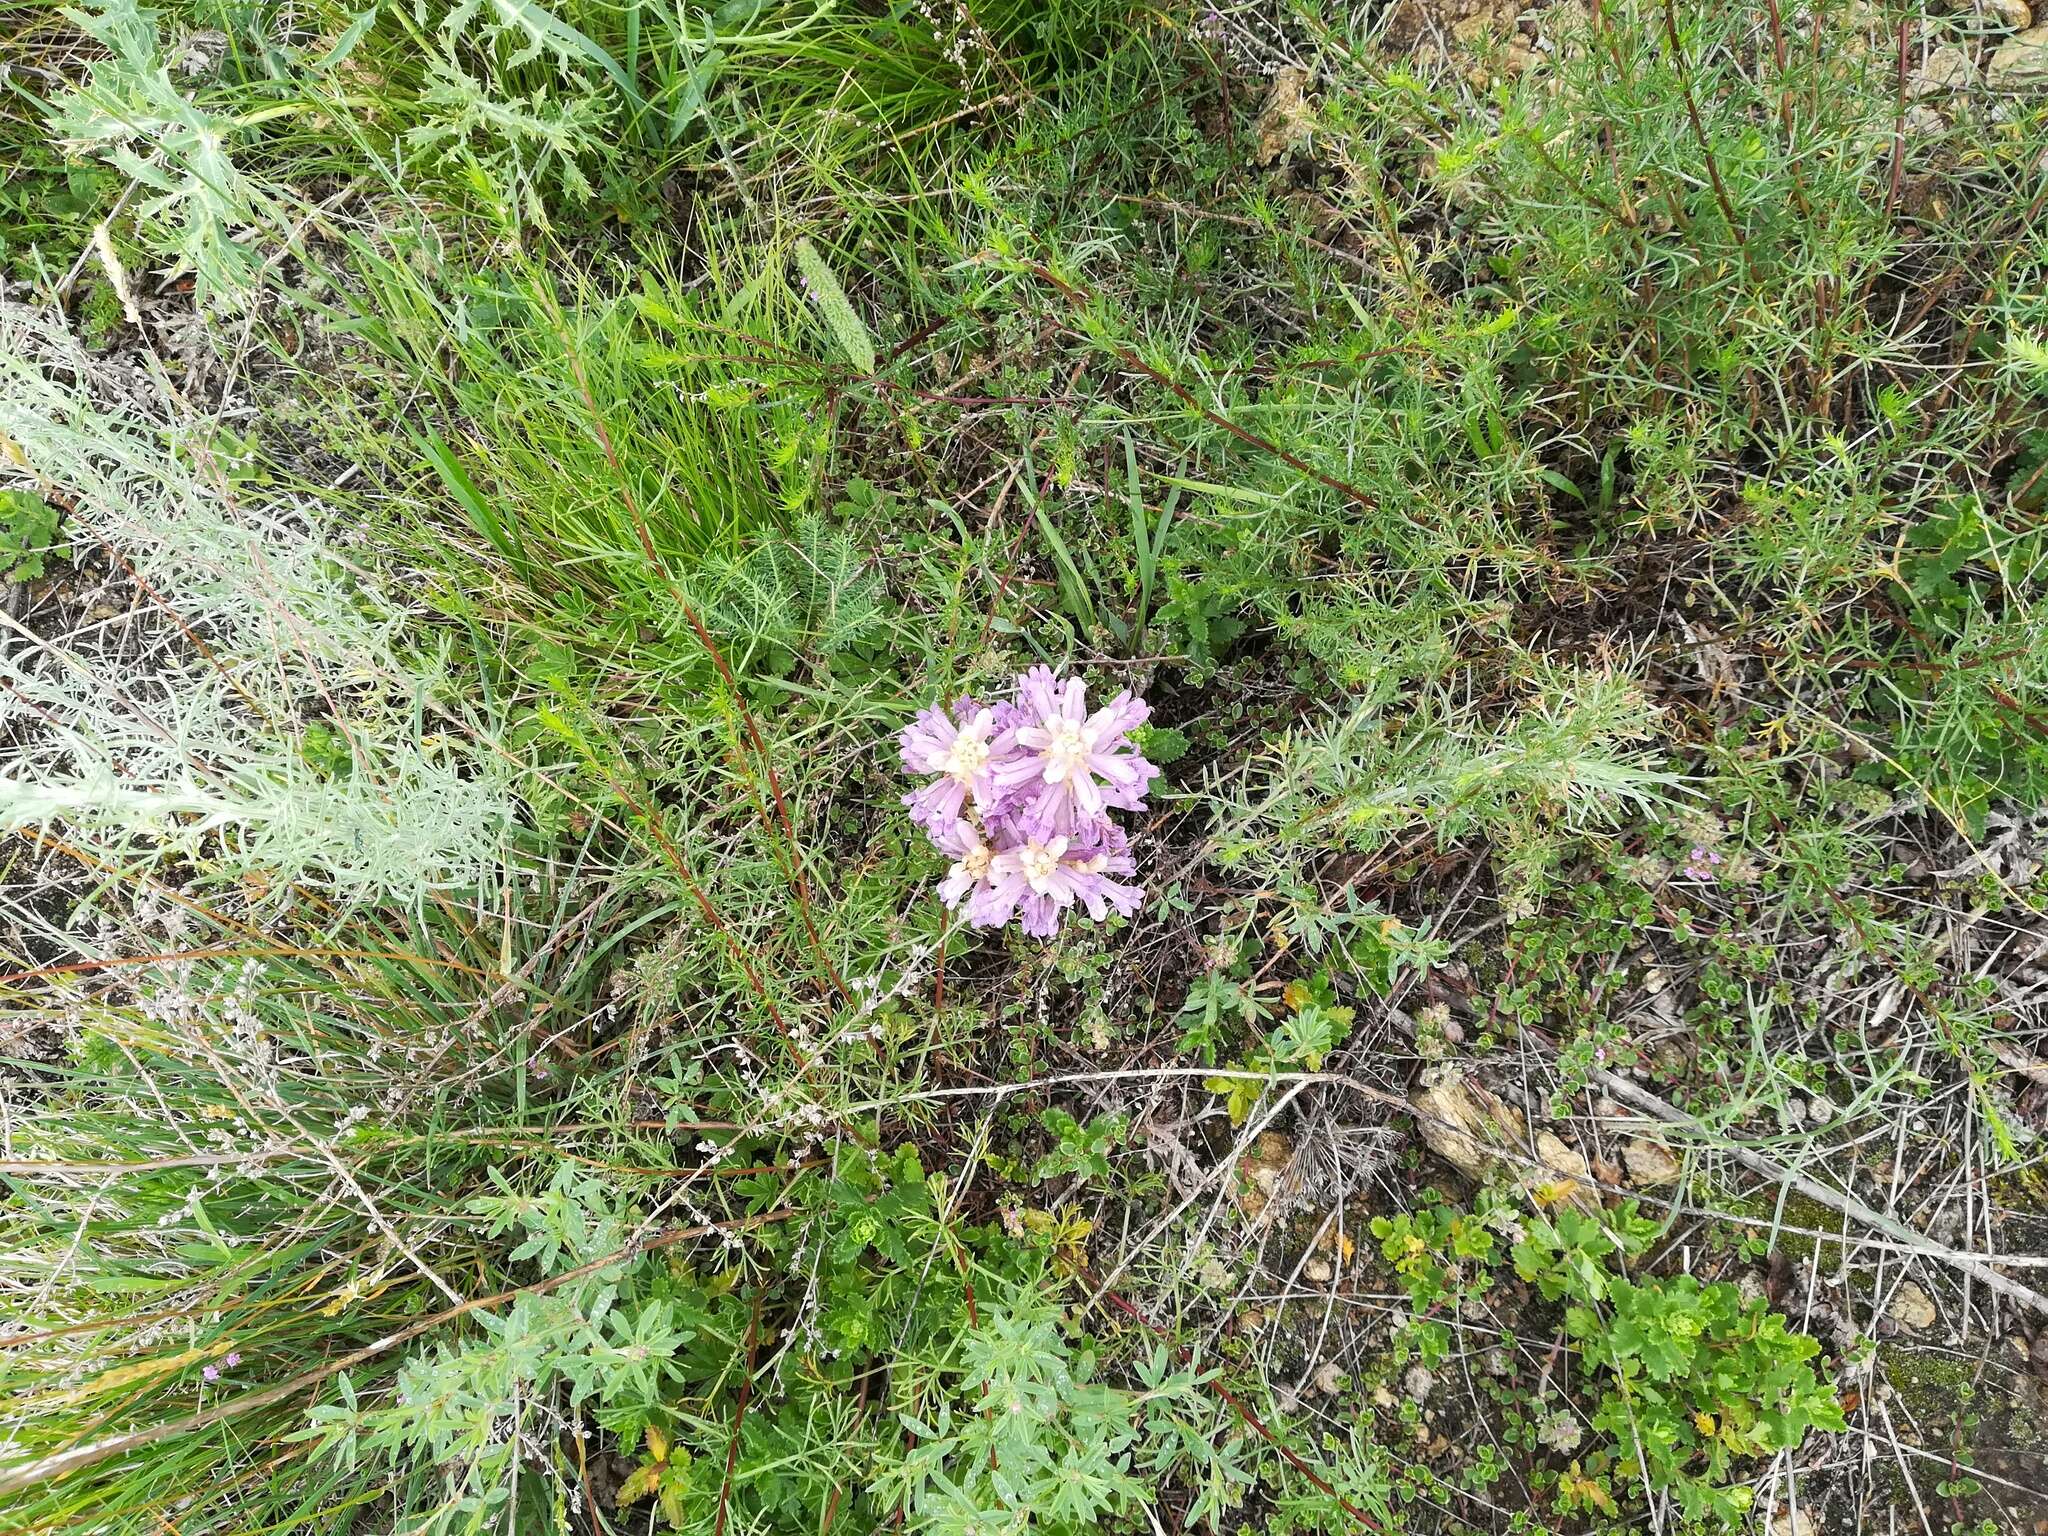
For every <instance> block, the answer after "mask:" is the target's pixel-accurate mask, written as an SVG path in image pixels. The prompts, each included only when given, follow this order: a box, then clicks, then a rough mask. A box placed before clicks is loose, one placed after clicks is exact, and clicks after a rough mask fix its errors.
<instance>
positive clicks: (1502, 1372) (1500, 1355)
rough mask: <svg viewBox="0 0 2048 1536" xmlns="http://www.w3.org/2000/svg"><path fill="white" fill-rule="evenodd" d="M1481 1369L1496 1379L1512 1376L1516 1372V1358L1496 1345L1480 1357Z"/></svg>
mask: <svg viewBox="0 0 2048 1536" xmlns="http://www.w3.org/2000/svg"><path fill="white" fill-rule="evenodd" d="M1479 1368H1480V1369H1481V1370H1483V1371H1484V1372H1486V1374H1487V1375H1489V1376H1492V1377H1495V1378H1499V1377H1502V1376H1512V1375H1513V1374H1514V1371H1515V1362H1514V1358H1513V1357H1512V1356H1511V1355H1509V1354H1508V1352H1507V1351H1506V1350H1505V1349H1503V1348H1501V1346H1500V1345H1498V1344H1496V1345H1494V1346H1493V1348H1491V1349H1489V1350H1488V1351H1487V1352H1486V1353H1485V1354H1483V1355H1481V1356H1480V1357H1479Z"/></svg>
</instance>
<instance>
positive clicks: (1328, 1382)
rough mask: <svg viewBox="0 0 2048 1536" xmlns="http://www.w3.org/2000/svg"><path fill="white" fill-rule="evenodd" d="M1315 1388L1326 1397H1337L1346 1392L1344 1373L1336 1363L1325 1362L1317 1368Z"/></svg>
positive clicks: (1332, 1361)
mask: <svg viewBox="0 0 2048 1536" xmlns="http://www.w3.org/2000/svg"><path fill="white" fill-rule="evenodd" d="M1315 1387H1316V1390H1317V1391H1318V1392H1320V1393H1322V1394H1323V1396H1325V1397H1335V1396H1336V1395H1337V1394H1338V1393H1339V1392H1341V1391H1343V1390H1344V1373H1343V1371H1341V1370H1339V1369H1338V1367H1337V1362H1336V1361H1334V1360H1325V1361H1324V1362H1323V1363H1322V1364H1321V1365H1319V1366H1317V1367H1316V1375H1315Z"/></svg>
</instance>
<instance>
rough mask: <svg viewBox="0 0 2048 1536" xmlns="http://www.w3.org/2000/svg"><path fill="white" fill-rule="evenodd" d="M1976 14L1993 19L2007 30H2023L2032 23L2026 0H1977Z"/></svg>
mask: <svg viewBox="0 0 2048 1536" xmlns="http://www.w3.org/2000/svg"><path fill="white" fill-rule="evenodd" d="M1977 14H1978V15H1980V16H1982V17H1984V18H1985V19H1986V20H1987V21H1995V22H1997V23H1998V25H1999V26H2001V27H2003V28H2004V29H2005V30H2006V31H2008V32H2024V31H2026V30H2027V28H2029V27H2031V26H2032V25H2033V24H2034V12H2033V9H2032V8H2031V7H2030V6H2029V5H2028V4H2027V0H1977Z"/></svg>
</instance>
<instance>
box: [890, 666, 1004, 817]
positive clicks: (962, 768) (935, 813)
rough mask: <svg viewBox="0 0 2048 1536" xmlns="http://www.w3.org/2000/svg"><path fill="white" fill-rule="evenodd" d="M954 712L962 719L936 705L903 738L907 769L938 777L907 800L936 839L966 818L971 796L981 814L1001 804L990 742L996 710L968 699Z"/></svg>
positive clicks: (992, 746)
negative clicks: (998, 797)
mask: <svg viewBox="0 0 2048 1536" xmlns="http://www.w3.org/2000/svg"><path fill="white" fill-rule="evenodd" d="M953 710H954V714H957V715H958V716H959V719H958V720H957V721H956V720H955V719H954V716H953V715H949V714H947V713H946V711H945V709H944V708H942V707H940V706H938V705H933V706H932V707H931V708H930V709H927V710H924V711H922V712H921V713H920V714H919V715H918V717H917V718H916V719H915V720H913V721H912V722H911V723H910V724H909V725H907V726H905V727H904V728H903V732H902V734H901V735H900V736H899V737H898V738H897V741H898V744H899V745H900V746H901V748H902V751H903V766H904V767H905V768H907V769H909V770H910V771H911V772H912V773H931V774H937V775H938V777H937V778H935V779H933V780H932V782H931V783H929V784H926V785H924V786H923V787H921V788H919V789H914V790H912V791H910V793H908V794H906V795H905V796H904V797H903V803H904V804H905V805H906V806H908V807H909V808H910V819H911V820H912V821H914V822H916V823H917V824H918V825H919V826H921V827H923V828H925V829H926V830H927V831H928V832H930V833H931V834H932V835H933V837H935V838H936V837H937V836H938V835H939V833H940V832H941V831H942V830H943V829H944V828H946V827H949V826H951V825H953V824H954V823H955V822H957V821H959V820H960V816H961V812H962V810H963V809H964V808H965V807H966V805H967V804H968V802H969V800H970V798H971V799H972V801H973V804H974V808H975V810H977V811H979V812H982V813H984V814H986V813H987V812H988V811H989V810H991V809H993V807H994V805H995V796H996V785H995V777H994V770H995V768H996V767H997V766H998V763H997V758H996V753H995V747H994V744H993V743H992V742H991V740H990V737H991V736H992V735H993V734H994V732H995V729H996V715H995V711H994V710H992V709H989V708H986V707H983V706H980V705H977V704H976V703H975V702H974V700H972V699H966V698H963V699H961V700H960V701H959V702H958V703H956V704H955V705H954V706H953Z"/></svg>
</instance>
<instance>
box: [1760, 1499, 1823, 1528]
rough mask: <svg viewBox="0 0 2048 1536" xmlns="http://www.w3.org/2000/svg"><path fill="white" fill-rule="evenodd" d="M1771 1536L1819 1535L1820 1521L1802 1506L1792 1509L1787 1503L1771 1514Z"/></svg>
mask: <svg viewBox="0 0 2048 1536" xmlns="http://www.w3.org/2000/svg"><path fill="white" fill-rule="evenodd" d="M1771 1536H1820V1522H1819V1521H1818V1520H1816V1519H1814V1517H1813V1516H1812V1515H1810V1514H1808V1513H1807V1511H1806V1509H1805V1508H1804V1506H1802V1507H1800V1508H1798V1509H1794V1508H1793V1507H1792V1506H1791V1505H1789V1504H1787V1505H1786V1506H1785V1507H1784V1508H1782V1509H1780V1510H1779V1511H1778V1512H1777V1513H1776V1514H1775V1515H1773V1516H1771Z"/></svg>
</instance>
